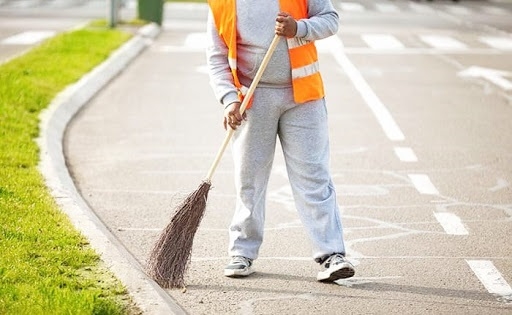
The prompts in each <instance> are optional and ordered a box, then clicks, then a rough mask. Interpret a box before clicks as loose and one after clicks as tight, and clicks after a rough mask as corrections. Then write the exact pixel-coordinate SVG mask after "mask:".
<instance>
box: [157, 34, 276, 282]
mask: <svg viewBox="0 0 512 315" xmlns="http://www.w3.org/2000/svg"><path fill="white" fill-rule="evenodd" d="M279 39H280V36H278V35H275V36H274V39H273V40H272V43H271V44H270V47H269V48H268V50H267V53H266V54H265V57H264V58H263V61H262V62H261V66H260V68H259V69H258V71H257V72H256V75H255V77H254V80H253V81H252V83H251V85H250V87H249V89H248V91H247V94H246V95H245V97H244V100H243V101H242V104H241V105H240V113H241V114H243V113H244V111H245V109H246V108H247V105H248V102H249V100H250V99H251V97H252V94H253V93H254V90H255V89H256V86H257V85H258V82H259V80H260V79H261V76H262V74H263V72H264V71H265V68H266V67H267V64H268V62H269V60H270V58H271V57H272V54H273V53H274V50H275V48H276V47H277V44H278V42H279ZM233 133H234V130H233V129H229V130H228V132H227V133H226V137H225V138H224V141H223V142H222V146H221V147H220V149H219V151H218V153H217V156H216V158H215V160H214V162H213V163H212V166H211V167H210V170H209V171H208V174H207V176H206V179H204V180H203V182H202V183H201V184H200V185H199V187H198V188H197V189H196V190H195V191H193V192H192V193H190V194H189V195H188V197H187V198H186V199H185V200H184V201H182V202H181V204H180V205H179V206H178V208H177V209H175V210H174V215H173V216H172V218H171V222H170V223H169V224H168V225H167V227H166V228H165V229H164V230H163V232H162V233H161V235H160V237H159V239H158V240H157V242H156V243H155V245H154V248H153V250H152V251H151V252H150V255H149V259H148V265H147V270H148V274H149V276H151V278H153V280H155V281H156V282H157V283H158V284H159V285H160V286H162V287H163V288H184V287H185V280H184V277H185V272H186V271H187V267H188V264H189V262H190V255H191V252H192V244H193V240H194V235H195V234H196V231H197V229H198V227H199V224H200V223H201V219H202V218H203V215H204V212H205V210H206V200H207V198H208V192H209V190H210V187H211V179H212V177H213V173H214V172H215V169H216V168H217V166H218V164H219V162H220V159H221V158H222V155H223V154H224V151H225V150H226V147H227V145H228V144H229V142H230V140H231V137H232V136H233Z"/></svg>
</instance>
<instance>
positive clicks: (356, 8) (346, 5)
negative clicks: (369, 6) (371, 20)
mask: <svg viewBox="0 0 512 315" xmlns="http://www.w3.org/2000/svg"><path fill="white" fill-rule="evenodd" d="M339 7H340V9H341V10H342V11H347V12H362V11H364V10H365V8H364V6H363V5H362V4H360V3H356V2H342V3H340V4H339Z"/></svg>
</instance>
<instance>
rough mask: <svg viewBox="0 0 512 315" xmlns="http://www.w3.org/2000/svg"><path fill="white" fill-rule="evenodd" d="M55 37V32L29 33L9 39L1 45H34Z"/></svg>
mask: <svg viewBox="0 0 512 315" xmlns="http://www.w3.org/2000/svg"><path fill="white" fill-rule="evenodd" d="M54 35H55V32H54V31H28V32H23V33H19V34H17V35H14V36H11V37H7V38H5V39H4V40H2V41H1V42H0V43H1V44H4V45H32V44H36V43H38V42H40V41H42V40H44V39H46V38H49V37H52V36H54Z"/></svg>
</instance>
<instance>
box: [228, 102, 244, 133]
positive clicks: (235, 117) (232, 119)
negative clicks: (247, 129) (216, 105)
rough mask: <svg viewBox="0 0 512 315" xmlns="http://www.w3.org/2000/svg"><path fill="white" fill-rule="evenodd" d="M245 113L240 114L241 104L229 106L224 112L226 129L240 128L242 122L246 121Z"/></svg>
mask: <svg viewBox="0 0 512 315" xmlns="http://www.w3.org/2000/svg"><path fill="white" fill-rule="evenodd" d="M245 118H246V115H245V113H244V114H243V115H242V114H240V103H233V104H232V105H230V106H228V107H227V108H226V110H225V111H224V122H223V124H224V129H226V130H227V128H228V127H229V128H231V129H233V130H236V129H237V127H238V126H240V125H241V124H242V121H243V120H245Z"/></svg>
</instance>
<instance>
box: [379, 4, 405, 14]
mask: <svg viewBox="0 0 512 315" xmlns="http://www.w3.org/2000/svg"><path fill="white" fill-rule="evenodd" d="M375 7H376V8H377V10H378V11H380V12H383V13H394V12H399V11H400V9H398V7H397V6H396V5H394V4H388V3H377V4H375Z"/></svg>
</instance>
